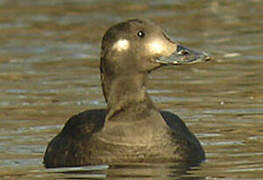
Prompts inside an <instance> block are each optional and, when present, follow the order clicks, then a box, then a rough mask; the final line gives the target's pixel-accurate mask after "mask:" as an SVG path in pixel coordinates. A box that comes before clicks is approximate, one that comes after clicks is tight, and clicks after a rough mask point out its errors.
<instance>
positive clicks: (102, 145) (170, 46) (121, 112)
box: [43, 19, 211, 168]
mask: <svg viewBox="0 0 263 180" xmlns="http://www.w3.org/2000/svg"><path fill="white" fill-rule="evenodd" d="M210 59H211V58H210V56H209V55H208V54H207V53H205V52H199V51H195V50H191V49H189V48H186V47H184V46H183V45H181V44H179V43H177V42H174V41H172V40H171V39H170V38H169V37H168V35H167V34H166V33H165V32H164V30H162V28H161V27H160V26H158V25H157V24H155V23H153V22H152V21H150V20H142V19H131V20H127V21H124V22H120V23H118V24H115V25H113V26H112V27H110V28H109V29H108V30H107V31H106V33H105V34H104V36H103V38H102V42H101V54H100V77H101V85H102V90H103V95H104V98H105V101H106V104H107V108H105V109H91V110H86V111H84V112H81V113H79V114H77V115H73V116H72V117H71V118H70V119H69V120H68V121H67V122H66V123H65V125H64V127H63V129H62V130H61V132H59V133H58V135H56V136H55V137H54V138H53V139H52V140H51V141H50V142H49V144H48V146H47V148H46V151H45V154H44V160H43V163H44V166H45V167H46V168H56V167H76V166H85V165H98V164H112V163H121V162H127V163H133V162H145V163H154V162H156V163H161V162H186V163H200V162H202V161H204V160H205V152H204V149H203V147H202V146H201V144H200V142H199V140H198V139H197V137H196V136H195V135H194V134H193V133H192V132H191V131H190V130H189V129H188V128H187V126H186V125H185V123H184V122H183V120H181V119H180V118H179V117H178V116H177V115H176V114H173V113H172V112H169V111H165V110H159V109H158V108H157V107H156V105H155V104H154V103H153V101H152V99H151V97H150V96H149V94H148V93H147V82H148V80H149V74H150V72H151V71H153V70H156V69H159V68H160V67H164V66H177V65H184V64H192V63H196V62H202V61H208V60H210Z"/></svg>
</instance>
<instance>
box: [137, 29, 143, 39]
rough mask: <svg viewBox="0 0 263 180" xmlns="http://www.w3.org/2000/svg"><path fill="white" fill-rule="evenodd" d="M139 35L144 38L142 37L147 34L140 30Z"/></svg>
mask: <svg viewBox="0 0 263 180" xmlns="http://www.w3.org/2000/svg"><path fill="white" fill-rule="evenodd" d="M137 36H138V37H140V38H142V37H144V36H145V33H144V32H143V31H139V32H138V33H137Z"/></svg>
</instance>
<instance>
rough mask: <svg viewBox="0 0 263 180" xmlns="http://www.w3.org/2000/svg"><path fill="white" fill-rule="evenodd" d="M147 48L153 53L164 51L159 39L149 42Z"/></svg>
mask: <svg viewBox="0 0 263 180" xmlns="http://www.w3.org/2000/svg"><path fill="white" fill-rule="evenodd" d="M149 50H150V52H152V53H154V54H160V53H162V52H163V51H164V48H163V44H162V43H161V42H160V41H154V42H152V43H150V44H149Z"/></svg>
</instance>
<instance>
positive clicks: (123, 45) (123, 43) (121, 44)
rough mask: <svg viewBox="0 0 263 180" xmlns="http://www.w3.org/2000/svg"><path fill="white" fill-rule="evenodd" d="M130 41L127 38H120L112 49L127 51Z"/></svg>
mask: <svg viewBox="0 0 263 180" xmlns="http://www.w3.org/2000/svg"><path fill="white" fill-rule="evenodd" d="M129 47H130V42H129V41H128V40H127V39H119V40H118V41H117V42H115V43H114V44H113V46H112V49H114V50H117V51H119V52H120V51H125V50H127V49H129Z"/></svg>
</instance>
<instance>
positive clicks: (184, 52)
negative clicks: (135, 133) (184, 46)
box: [178, 50, 190, 55]
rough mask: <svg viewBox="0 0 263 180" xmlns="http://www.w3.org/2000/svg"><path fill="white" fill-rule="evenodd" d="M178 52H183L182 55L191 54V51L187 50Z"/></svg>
mask: <svg viewBox="0 0 263 180" xmlns="http://www.w3.org/2000/svg"><path fill="white" fill-rule="evenodd" d="M178 54H181V55H189V54H190V53H189V52H188V51H186V50H181V51H179V52H178Z"/></svg>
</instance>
